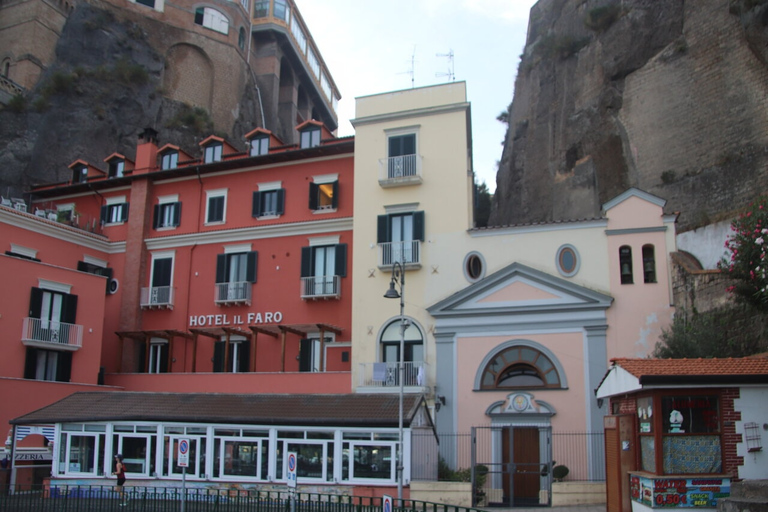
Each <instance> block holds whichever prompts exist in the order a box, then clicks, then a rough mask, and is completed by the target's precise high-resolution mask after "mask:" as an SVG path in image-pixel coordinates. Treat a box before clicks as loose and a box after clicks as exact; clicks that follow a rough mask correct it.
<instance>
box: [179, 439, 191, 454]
mask: <svg viewBox="0 0 768 512" xmlns="http://www.w3.org/2000/svg"><path fill="white" fill-rule="evenodd" d="M188 451H189V443H188V442H187V440H186V439H182V440H181V441H179V453H181V454H182V455H184V454H186V453H187V452H188Z"/></svg>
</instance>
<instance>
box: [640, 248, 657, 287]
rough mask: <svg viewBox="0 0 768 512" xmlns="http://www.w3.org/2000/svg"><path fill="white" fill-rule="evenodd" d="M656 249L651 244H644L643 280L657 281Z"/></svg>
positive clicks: (648, 281) (647, 281) (646, 281)
mask: <svg viewBox="0 0 768 512" xmlns="http://www.w3.org/2000/svg"><path fill="white" fill-rule="evenodd" d="M655 253H656V251H655V249H654V247H653V245H651V244H646V245H644V246H643V282H645V283H655V282H656V255H655Z"/></svg>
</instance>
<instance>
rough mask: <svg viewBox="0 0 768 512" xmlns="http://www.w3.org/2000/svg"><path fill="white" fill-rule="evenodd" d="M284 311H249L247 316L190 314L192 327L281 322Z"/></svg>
mask: <svg viewBox="0 0 768 512" xmlns="http://www.w3.org/2000/svg"><path fill="white" fill-rule="evenodd" d="M282 320H283V313H282V312H280V311H265V312H264V313H255V312H249V313H248V314H247V315H246V316H245V317H243V316H241V315H232V317H229V316H228V315H190V317H189V326H190V327H216V326H222V325H253V324H268V323H280V322H282Z"/></svg>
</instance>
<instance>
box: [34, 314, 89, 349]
mask: <svg viewBox="0 0 768 512" xmlns="http://www.w3.org/2000/svg"><path fill="white" fill-rule="evenodd" d="M21 342H22V343H23V344H24V345H26V346H30V347H41V348H49V349H50V348H53V349H58V350H77V349H79V348H80V347H82V346H83V326H82V325H78V324H68V323H65V322H55V321H53V320H43V319H40V318H25V319H24V325H23V327H22V332H21Z"/></svg>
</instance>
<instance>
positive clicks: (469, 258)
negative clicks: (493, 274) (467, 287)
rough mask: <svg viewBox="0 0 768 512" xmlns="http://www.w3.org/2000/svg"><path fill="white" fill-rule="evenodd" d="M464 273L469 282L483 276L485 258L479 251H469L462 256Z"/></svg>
mask: <svg viewBox="0 0 768 512" xmlns="http://www.w3.org/2000/svg"><path fill="white" fill-rule="evenodd" d="M464 275H465V276H466V278H467V280H468V281H470V282H474V281H478V280H480V279H482V278H483V277H485V260H484V259H483V256H482V255H481V254H480V253H479V252H471V253H469V254H467V255H466V256H465V257H464Z"/></svg>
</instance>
